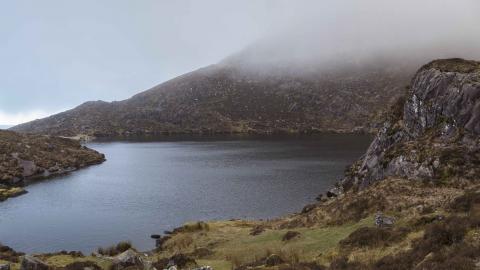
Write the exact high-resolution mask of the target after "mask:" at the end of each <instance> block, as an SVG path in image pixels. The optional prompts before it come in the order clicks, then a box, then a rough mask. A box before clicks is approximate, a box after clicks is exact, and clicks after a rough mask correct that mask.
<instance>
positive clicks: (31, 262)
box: [20, 255, 49, 270]
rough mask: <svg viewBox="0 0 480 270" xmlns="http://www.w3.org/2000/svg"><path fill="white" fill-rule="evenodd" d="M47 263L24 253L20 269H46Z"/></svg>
mask: <svg viewBox="0 0 480 270" xmlns="http://www.w3.org/2000/svg"><path fill="white" fill-rule="evenodd" d="M48 268H49V267H48V265H47V264H46V263H44V262H43V261H42V260H40V259H38V258H35V257H33V256H31V255H25V256H24V257H23V259H22V262H21V264H20V270H48Z"/></svg>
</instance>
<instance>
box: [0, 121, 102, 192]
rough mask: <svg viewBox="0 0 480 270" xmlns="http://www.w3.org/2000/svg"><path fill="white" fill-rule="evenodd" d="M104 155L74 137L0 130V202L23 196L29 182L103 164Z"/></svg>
mask: <svg viewBox="0 0 480 270" xmlns="http://www.w3.org/2000/svg"><path fill="white" fill-rule="evenodd" d="M104 160H105V157H104V155H103V154H100V153H98V152H97V151H94V150H91V149H89V148H86V147H84V146H81V145H80V143H78V142H77V141H74V140H70V139H64V138H57V137H50V136H40V135H25V134H19V133H15V132H12V131H3V130H0V201H1V200H4V199H6V198H8V197H11V196H14V195H19V194H22V193H24V191H23V190H22V189H21V188H19V187H20V186H23V185H25V184H27V183H28V182H29V181H33V180H38V179H43V178H47V177H52V176H55V175H60V174H64V173H67V172H71V171H74V170H77V169H79V168H82V167H85V166H88V165H92V164H97V163H101V162H103V161H104Z"/></svg>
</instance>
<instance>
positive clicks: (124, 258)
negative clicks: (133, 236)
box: [112, 249, 143, 270]
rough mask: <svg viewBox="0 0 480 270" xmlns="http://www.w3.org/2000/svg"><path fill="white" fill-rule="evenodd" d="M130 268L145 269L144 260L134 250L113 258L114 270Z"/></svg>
mask: <svg viewBox="0 0 480 270" xmlns="http://www.w3.org/2000/svg"><path fill="white" fill-rule="evenodd" d="M130 266H141V267H143V260H142V259H141V258H140V255H139V254H137V253H136V252H135V251H133V250H132V249H129V250H127V251H124V252H123V253H120V254H118V255H117V256H115V257H114V258H113V265H112V269H114V270H119V269H124V268H127V267H130Z"/></svg>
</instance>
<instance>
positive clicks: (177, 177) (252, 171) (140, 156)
mask: <svg viewBox="0 0 480 270" xmlns="http://www.w3.org/2000/svg"><path fill="white" fill-rule="evenodd" d="M370 141H371V138H370V137H369V136H362V135H321V136H315V137H295V138H294V137H287V138H286V137H283V138H268V139H267V138H248V139H245V138H243V139H239V138H210V139H201V140H199V139H189V140H184V139H183V140H177V141H175V140H170V141H148V142H146V141H143V142H131V141H130V142H125V141H124V142H96V143H90V144H89V145H88V146H89V147H92V148H94V149H96V150H98V151H100V152H102V153H105V155H106V156H107V159H108V160H107V162H105V163H103V164H101V165H97V166H92V167H89V168H86V169H82V170H80V171H77V172H74V173H72V174H69V175H66V176H63V177H59V178H55V179H52V180H48V181H43V182H39V183H36V184H33V185H30V186H28V187H27V190H28V191H29V193H28V194H26V195H23V196H20V197H17V198H13V199H9V200H7V201H5V202H2V203H0V242H2V243H3V244H6V245H9V246H11V247H13V248H14V249H16V250H19V251H23V252H49V251H59V250H62V249H65V250H80V251H84V252H91V251H93V250H94V249H95V248H96V247H98V246H105V245H110V244H113V243H116V242H118V241H121V240H131V241H132V242H133V244H134V245H135V246H136V247H137V248H139V249H141V250H147V249H150V248H153V246H154V241H153V240H152V239H150V234H153V233H161V232H163V231H164V230H169V229H172V228H174V227H177V226H179V225H181V224H183V223H184V222H187V221H194V220H214V219H230V218H251V219H259V218H272V217H277V216H281V215H284V214H288V213H292V212H296V211H299V210H301V209H302V207H303V206H304V205H305V204H307V203H309V202H312V201H314V200H315V197H316V196H317V195H318V194H320V193H322V192H325V191H326V190H327V189H328V188H329V187H331V185H332V184H333V183H334V182H335V181H336V180H338V179H340V178H341V176H342V175H343V170H344V169H345V167H346V166H347V165H348V164H350V163H351V162H352V161H354V160H355V159H357V158H358V157H359V156H361V155H362V154H363V153H364V151H365V149H366V148H367V146H368V144H369V142H370Z"/></svg>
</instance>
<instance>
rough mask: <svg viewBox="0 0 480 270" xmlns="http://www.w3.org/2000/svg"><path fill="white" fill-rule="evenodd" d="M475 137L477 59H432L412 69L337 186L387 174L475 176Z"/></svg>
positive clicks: (479, 130)
mask: <svg viewBox="0 0 480 270" xmlns="http://www.w3.org/2000/svg"><path fill="white" fill-rule="evenodd" d="M479 135H480V63H479V62H475V61H466V60H463V59H447V60H437V61H433V62H431V63H429V64H427V65H425V66H423V67H422V68H421V69H420V70H419V71H418V72H417V73H416V75H415V76H414V78H413V80H412V82H411V87H410V89H409V90H408V93H407V95H406V97H405V98H401V99H399V100H398V101H397V103H396V104H395V105H394V106H393V107H392V109H391V110H390V112H389V113H388V114H387V115H386V121H385V122H384V124H383V127H382V128H381V130H380V131H379V133H378V134H377V136H376V137H375V139H374V141H373V142H372V144H371V145H370V147H369V149H368V151H367V153H366V154H365V156H364V157H363V158H361V159H360V160H359V161H357V162H356V163H355V164H354V165H353V166H352V167H351V168H350V170H349V171H348V172H347V176H346V177H345V179H343V181H341V188H343V189H350V188H352V187H358V188H363V187H365V186H367V185H369V184H370V183H372V182H375V181H378V180H381V179H384V178H387V177H391V176H398V177H402V178H407V179H416V180H428V181H434V182H447V181H452V180H473V179H475V178H478V176H479V175H480V166H479V165H480V151H479V150H480V137H479ZM458 182H461V181H458Z"/></svg>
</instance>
